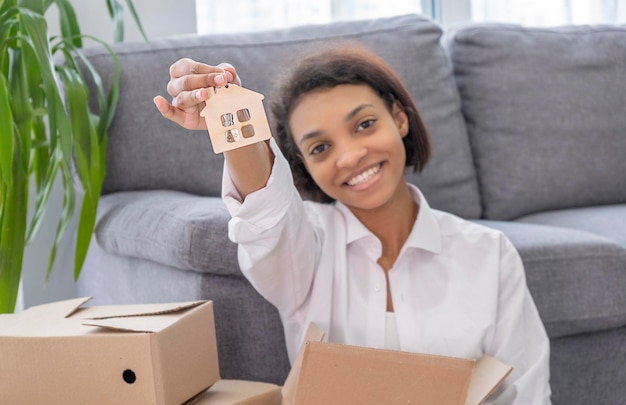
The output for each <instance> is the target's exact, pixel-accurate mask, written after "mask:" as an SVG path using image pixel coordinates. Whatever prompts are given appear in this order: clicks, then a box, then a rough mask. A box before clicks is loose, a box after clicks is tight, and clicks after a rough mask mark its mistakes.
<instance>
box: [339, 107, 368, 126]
mask: <svg viewBox="0 0 626 405" xmlns="http://www.w3.org/2000/svg"><path fill="white" fill-rule="evenodd" d="M368 107H374V105H373V104H361V105H359V106H357V107H356V108H355V109H354V110H352V111H350V112H349V113H348V115H346V118H344V119H343V120H344V122H346V121H350V120H351V119H352V118H354V116H355V115H357V114H358V113H359V112H361V110H363V109H364V108H368Z"/></svg>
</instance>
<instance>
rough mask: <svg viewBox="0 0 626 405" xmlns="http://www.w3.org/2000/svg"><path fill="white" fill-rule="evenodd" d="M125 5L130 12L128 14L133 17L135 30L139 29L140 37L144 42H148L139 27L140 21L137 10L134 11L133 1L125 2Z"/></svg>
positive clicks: (140, 26)
mask: <svg viewBox="0 0 626 405" xmlns="http://www.w3.org/2000/svg"><path fill="white" fill-rule="evenodd" d="M126 5H127V6H128V9H129V10H130V14H131V15H132V16H133V20H134V21H135V24H137V28H139V32H141V36H142V37H143V39H144V40H145V41H148V36H147V35H146V33H145V31H144V30H143V26H142V25H141V20H140V19H139V15H138V14H137V10H135V5H134V4H133V0H126Z"/></svg>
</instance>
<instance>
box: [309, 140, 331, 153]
mask: <svg viewBox="0 0 626 405" xmlns="http://www.w3.org/2000/svg"><path fill="white" fill-rule="evenodd" d="M326 149H328V145H327V144H325V143H322V144H320V145H317V146H315V147H313V148H312V149H311V151H310V152H309V154H311V155H319V154H320V153H322V152H324V151H325V150H326Z"/></svg>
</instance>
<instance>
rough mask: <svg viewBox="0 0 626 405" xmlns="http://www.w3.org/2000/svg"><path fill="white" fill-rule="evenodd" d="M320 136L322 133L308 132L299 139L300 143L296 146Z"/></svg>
mask: <svg viewBox="0 0 626 405" xmlns="http://www.w3.org/2000/svg"><path fill="white" fill-rule="evenodd" d="M320 135H322V131H313V132H309V133H308V134H306V135H304V136H303V137H302V138H300V142H298V144H300V145H302V144H303V143H304V141H306V140H307V139H311V138H315V137H316V136H320Z"/></svg>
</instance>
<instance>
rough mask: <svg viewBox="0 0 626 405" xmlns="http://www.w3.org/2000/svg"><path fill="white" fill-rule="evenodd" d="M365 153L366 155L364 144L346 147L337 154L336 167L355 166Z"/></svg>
mask: <svg viewBox="0 0 626 405" xmlns="http://www.w3.org/2000/svg"><path fill="white" fill-rule="evenodd" d="M365 155H367V148H365V147H364V146H353V147H347V148H345V149H344V150H342V151H341V153H340V154H339V157H338V159H337V167H341V168H351V167H357V166H358V165H359V163H360V162H361V159H363V158H364V157H365Z"/></svg>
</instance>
